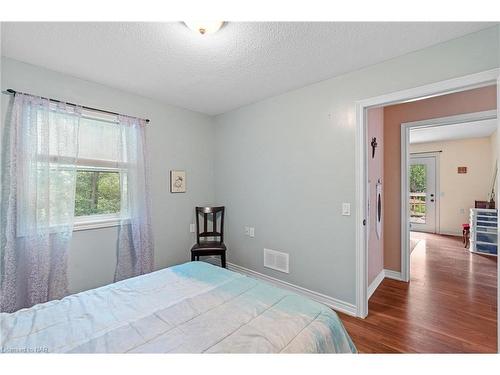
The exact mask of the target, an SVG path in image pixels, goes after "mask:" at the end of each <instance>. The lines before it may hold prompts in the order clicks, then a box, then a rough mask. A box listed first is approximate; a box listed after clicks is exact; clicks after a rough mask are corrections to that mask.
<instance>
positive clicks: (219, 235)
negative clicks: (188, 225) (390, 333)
mask: <svg viewBox="0 0 500 375" xmlns="http://www.w3.org/2000/svg"><path fill="white" fill-rule="evenodd" d="M195 212H196V244H194V245H193V247H192V248H191V261H194V260H200V256H207V255H219V256H220V261H221V265H222V267H223V268H226V245H224V207H196V210H195ZM201 215H203V231H200V216H201ZM208 215H212V230H211V231H209V230H208ZM217 216H220V232H219V231H217ZM208 238H215V239H210V240H208Z"/></svg>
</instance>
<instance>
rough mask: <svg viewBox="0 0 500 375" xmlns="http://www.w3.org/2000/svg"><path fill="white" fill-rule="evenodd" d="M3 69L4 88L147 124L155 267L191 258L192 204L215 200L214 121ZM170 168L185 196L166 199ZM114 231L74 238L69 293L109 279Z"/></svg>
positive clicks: (8, 63)
mask: <svg viewBox="0 0 500 375" xmlns="http://www.w3.org/2000/svg"><path fill="white" fill-rule="evenodd" d="M1 65H2V66H1V74H2V82H1V88H2V90H5V89H7V88H13V89H16V90H19V91H26V92H29V93H33V94H35V95H41V96H47V97H52V98H57V99H61V100H65V101H69V102H74V103H79V104H84V105H88V106H94V107H97V108H103V109H108V110H112V111H116V112H120V113H124V114H129V115H133V116H139V117H147V118H149V119H150V120H151V122H150V124H149V126H148V127H147V133H146V136H147V142H148V145H149V152H150V156H151V158H150V167H151V168H150V169H151V193H152V196H153V208H152V210H153V212H152V216H153V232H154V237H155V267H156V269H158V268H163V267H167V266H171V265H174V264H178V263H182V262H185V261H187V260H189V259H190V258H189V257H190V254H189V249H190V247H191V245H192V244H193V242H194V237H193V235H192V234H191V233H189V224H190V223H191V222H193V217H194V214H193V211H194V206H195V205H202V204H211V203H213V201H214V184H213V178H214V175H213V173H214V166H213V143H214V139H213V137H214V132H213V119H212V118H211V117H209V116H207V115H203V114H199V113H195V112H192V111H188V110H184V109H180V108H177V107H173V106H169V105H166V104H164V103H160V102H157V101H154V100H151V99H147V98H144V97H140V96H137V95H133V94H130V93H126V92H123V91H120V90H116V89H113V88H109V87H106V86H103V85H100V84H97V83H93V82H88V81H84V80H81V79H77V78H74V77H71V76H67V75H64V74H61V73H57V72H54V71H50V70H47V69H44V68H40V67H36V66H33V65H29V64H25V63H22V62H19V61H15V60H11V59H8V58H2V60H1ZM8 103H9V97H8V96H6V95H2V130H3V126H4V124H5V114H6V110H7V108H8ZM2 134H3V131H2ZM171 169H185V170H186V173H187V193H185V194H170V192H169V171H170V170H171ZM116 234H117V230H116V228H104V229H95V230H89V231H79V232H75V233H74V236H73V241H72V245H71V249H70V256H69V265H68V267H69V284H70V290H71V292H78V291H81V290H85V289H90V288H94V287H97V286H101V285H105V284H108V283H110V282H112V281H113V275H114V271H115V265H116Z"/></svg>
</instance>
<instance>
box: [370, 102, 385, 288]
mask: <svg viewBox="0 0 500 375" xmlns="http://www.w3.org/2000/svg"><path fill="white" fill-rule="evenodd" d="M367 118H368V122H367V124H368V125H367V127H368V129H367V130H368V137H367V147H368V153H367V155H368V181H370V214H369V233H368V285H369V284H371V283H372V281H373V280H374V279H375V277H377V275H378V274H379V273H380V272H381V271H382V269H383V268H384V234H383V228H384V211H383V210H382V220H381V222H382V231H381V235H380V238H377V232H376V225H377V224H376V223H377V196H376V185H377V181H378V180H379V179H380V180H381V181H382V192H383V186H384V185H383V183H384V180H383V176H384V139H383V138H384V109H383V108H372V109H369V110H368V116H367ZM373 137H376V138H377V148H376V149H375V157H374V158H372V147H371V140H372V138H373ZM382 203H383V202H382Z"/></svg>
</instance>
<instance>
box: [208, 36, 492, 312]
mask: <svg viewBox="0 0 500 375" xmlns="http://www.w3.org/2000/svg"><path fill="white" fill-rule="evenodd" d="M498 37H499V36H498V27H495V28H490V29H487V30H485V31H481V32H478V33H475V34H470V35H468V36H465V37H463V38H459V39H455V40H452V41H450V42H446V43H443V44H439V45H436V46H434V47H431V48H427V49H424V50H421V51H418V52H415V53H411V54H408V55H405V56H402V57H398V58H395V59H392V60H389V61H386V62H384V63H381V64H377V65H374V66H371V67H368V68H365V69H362V70H359V71H356V72H352V73H348V74H345V75H342V76H339V77H336V78H333V79H330V80H327V81H323V82H320V83H317V84H314V85H310V86H307V87H304V88H302V89H298V90H295V91H291V92H288V93H285V94H283V95H279V96H275V97H272V98H269V99H266V100H263V101H261V102H258V103H255V104H251V105H248V106H245V107H242V108H240V109H237V110H234V111H232V112H229V113H226V114H222V115H219V116H217V117H216V131H215V135H216V137H215V139H216V147H215V149H216V153H215V192H216V196H215V197H216V202H217V204H223V205H226V207H227V226H226V230H227V241H226V242H227V245H228V248H229V252H228V260H229V262H232V263H235V264H237V265H240V266H243V267H247V268H250V269H252V270H255V271H258V272H261V273H264V274H266V275H270V276H273V277H277V278H279V279H282V280H284V281H287V282H291V283H294V284H297V285H300V286H302V287H305V288H308V289H311V290H314V291H317V292H321V293H324V294H326V295H329V296H331V297H334V298H337V299H340V300H342V301H344V302H348V303H352V304H354V303H355V270H356V267H355V261H356V256H355V223H354V212H355V208H356V207H355V206H356V202H354V199H355V173H354V172H355V171H354V170H355V121H356V115H355V101H356V100H359V99H364V98H369V97H373V96H377V95H381V94H385V93H390V92H394V91H398V90H403V89H407V88H412V87H416V86H419V85H424V84H428V83H431V82H436V81H440V80H445V79H449V78H453V77H456V76H461V75H465V74H470V73H474V72H479V71H483V70H487V69H492V68H496V67H498ZM386 173H390V171H386ZM342 202H350V203H351V204H352V207H351V212H352V215H351V216H341V205H342ZM245 225H250V226H255V238H250V237H247V236H244V226H245ZM264 247H267V248H271V249H275V250H279V251H284V252H288V253H289V254H290V274H283V273H280V272H277V271H273V270H270V269H266V268H264V267H263V248H264Z"/></svg>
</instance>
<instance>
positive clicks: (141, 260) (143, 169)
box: [115, 116, 154, 281]
mask: <svg viewBox="0 0 500 375" xmlns="http://www.w3.org/2000/svg"><path fill="white" fill-rule="evenodd" d="M118 120H119V123H120V125H119V129H120V137H119V139H120V147H119V151H120V152H121V157H120V158H121V164H122V165H123V167H122V168H121V177H120V183H121V191H122V210H121V223H120V227H119V234H118V249H117V255H118V256H117V265H116V272H115V281H119V280H123V279H126V278H129V277H132V276H137V275H142V274H144V273H148V272H151V271H152V270H153V264H154V258H153V235H152V229H151V203H150V202H151V197H150V193H149V183H148V175H149V172H148V158H147V150H146V142H145V124H146V123H145V121H144V120H141V119H137V118H133V117H128V116H119V118H118Z"/></svg>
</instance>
